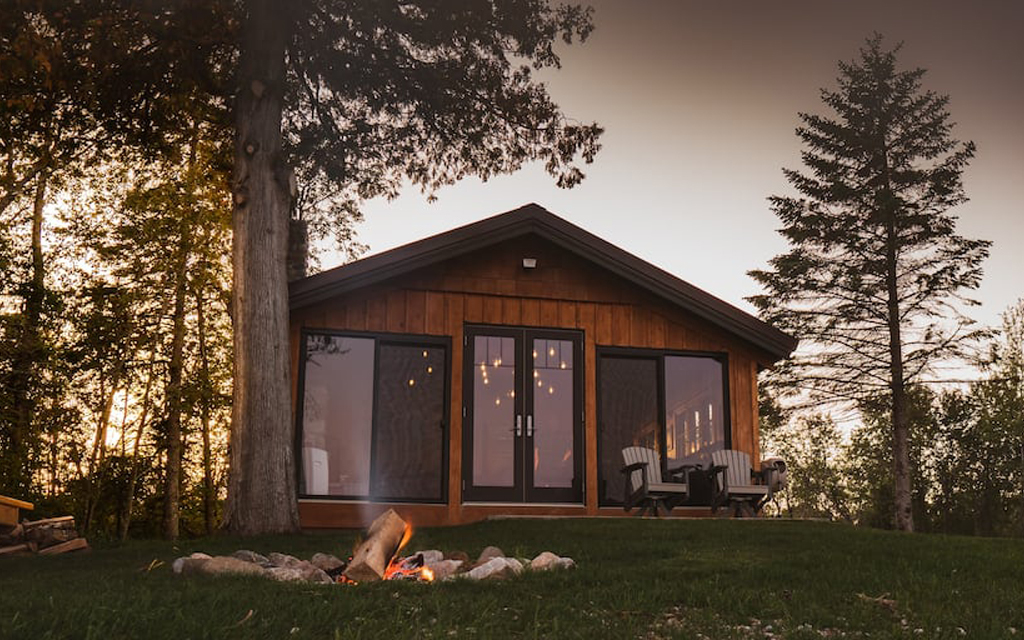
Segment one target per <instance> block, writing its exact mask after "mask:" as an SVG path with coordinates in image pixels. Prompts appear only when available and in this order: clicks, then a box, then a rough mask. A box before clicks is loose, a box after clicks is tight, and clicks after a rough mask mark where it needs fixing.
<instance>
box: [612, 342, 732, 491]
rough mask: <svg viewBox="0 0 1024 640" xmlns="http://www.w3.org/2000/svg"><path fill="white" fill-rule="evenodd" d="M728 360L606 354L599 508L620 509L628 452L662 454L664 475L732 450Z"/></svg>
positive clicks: (705, 356) (629, 351) (693, 355)
mask: <svg viewBox="0 0 1024 640" xmlns="http://www.w3.org/2000/svg"><path fill="white" fill-rule="evenodd" d="M727 380H728V378H727V376H726V358H725V356H724V355H722V354H704V353H673V352H663V351H657V350H653V349H618V348H612V347H608V348H602V349H599V350H598V363H597V419H598V425H597V431H598V441H597V449H598V486H599V495H598V500H599V502H600V504H602V505H614V504H622V499H623V489H624V477H623V475H622V473H621V472H620V469H621V468H622V465H623V460H622V450H623V449H624V448H625V447H629V446H641V447H647V448H649V449H653V450H655V451H657V452H658V456H659V458H660V459H661V461H662V470H663V471H664V470H666V469H668V468H675V467H679V466H681V465H683V464H694V465H697V464H699V465H704V466H706V465H707V464H709V463H710V461H711V452H713V451H716V450H718V449H726V448H728V447H729V416H728V413H727V410H726V408H727V407H728V395H727V392H728V382H727Z"/></svg>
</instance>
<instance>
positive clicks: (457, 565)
mask: <svg viewBox="0 0 1024 640" xmlns="http://www.w3.org/2000/svg"><path fill="white" fill-rule="evenodd" d="M463 564H464V563H463V561H462V560H438V561H437V562H432V563H430V564H428V565H426V567H427V568H428V569H430V570H431V571H432V572H433V573H434V580H448V579H450V578H452V577H454V576H455V575H456V574H458V572H459V569H461V568H462V565H463Z"/></svg>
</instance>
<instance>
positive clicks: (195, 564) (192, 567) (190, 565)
mask: <svg viewBox="0 0 1024 640" xmlns="http://www.w3.org/2000/svg"><path fill="white" fill-rule="evenodd" d="M206 562H208V560H207V559H205V558H190V557H188V556H183V557H181V558H178V559H177V560H175V561H174V562H173V563H171V571H173V572H174V573H176V574H189V573H198V569H199V567H200V566H201V565H203V564H206Z"/></svg>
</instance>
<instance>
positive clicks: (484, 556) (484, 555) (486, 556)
mask: <svg viewBox="0 0 1024 640" xmlns="http://www.w3.org/2000/svg"><path fill="white" fill-rule="evenodd" d="M504 557H505V552H504V551H502V550H501V549H499V548H498V547H487V548H486V549H484V550H483V551H481V552H480V557H479V558H477V559H476V565H477V566H480V565H482V564H486V563H487V561H489V560H491V559H492V558H504Z"/></svg>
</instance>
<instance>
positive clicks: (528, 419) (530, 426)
mask: <svg viewBox="0 0 1024 640" xmlns="http://www.w3.org/2000/svg"><path fill="white" fill-rule="evenodd" d="M526 437H527V438H532V437H533V416H526Z"/></svg>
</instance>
